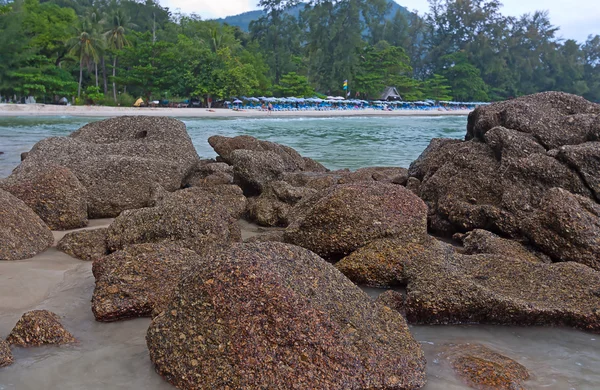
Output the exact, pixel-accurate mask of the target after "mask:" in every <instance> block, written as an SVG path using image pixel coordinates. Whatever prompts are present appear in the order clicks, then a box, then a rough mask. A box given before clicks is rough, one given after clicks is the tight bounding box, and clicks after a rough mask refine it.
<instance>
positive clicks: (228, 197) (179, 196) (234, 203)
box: [168, 184, 248, 219]
mask: <svg viewBox="0 0 600 390" xmlns="http://www.w3.org/2000/svg"><path fill="white" fill-rule="evenodd" d="M168 196H170V197H171V198H172V200H173V201H178V200H179V201H182V202H186V201H189V199H192V198H194V197H196V196H198V197H199V202H200V203H202V202H204V201H205V199H207V198H208V199H210V200H211V202H213V203H218V204H220V205H221V206H223V207H224V208H225V209H226V210H227V212H229V214H230V215H231V217H232V218H234V219H239V218H241V217H242V215H243V214H244V213H245V211H246V206H247V203H248V200H247V199H246V197H245V196H244V193H243V191H242V189H241V188H240V187H238V186H236V185H233V184H219V185H214V186H211V187H192V188H186V189H183V190H179V191H175V192H172V193H169V195H168Z"/></svg>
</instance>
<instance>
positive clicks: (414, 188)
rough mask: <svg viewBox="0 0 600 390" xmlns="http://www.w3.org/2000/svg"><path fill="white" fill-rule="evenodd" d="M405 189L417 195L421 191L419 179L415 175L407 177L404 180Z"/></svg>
mask: <svg viewBox="0 0 600 390" xmlns="http://www.w3.org/2000/svg"><path fill="white" fill-rule="evenodd" d="M406 189H408V190H409V191H410V192H412V193H413V194H415V195H417V196H419V194H420V193H421V180H419V179H417V178H416V177H409V178H408V180H407V181H406Z"/></svg>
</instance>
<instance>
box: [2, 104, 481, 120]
mask: <svg viewBox="0 0 600 390" xmlns="http://www.w3.org/2000/svg"><path fill="white" fill-rule="evenodd" d="M470 112H471V110H451V111H444V110H425V111H421V110H396V111H383V110H374V109H372V108H367V109H365V110H356V111H353V110H348V111H346V110H339V111H338V110H332V111H277V112H273V114H272V115H271V116H272V117H338V116H339V117H342V116H343V117H346V116H448V115H457V116H464V115H468V114H469V113H470ZM121 115H145V116H172V117H178V118H239V117H252V118H261V117H267V116H268V113H267V112H265V111H259V110H242V111H234V110H230V109H224V108H215V109H212V110H208V109H206V108H151V107H140V108H136V107H105V106H55V105H47V104H0V117H16V116H24V117H32V116H79V117H98V118H106V117H113V116H121Z"/></svg>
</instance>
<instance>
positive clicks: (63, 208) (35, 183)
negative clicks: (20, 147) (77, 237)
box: [0, 165, 88, 230]
mask: <svg viewBox="0 0 600 390" xmlns="http://www.w3.org/2000/svg"><path fill="white" fill-rule="evenodd" d="M0 187H1V188H2V189H4V190H5V191H8V192H10V193H11V194H13V195H14V196H16V197H17V198H19V199H21V200H22V201H23V202H25V204H26V205H27V206H29V207H30V208H31V209H32V210H33V211H34V212H35V213H36V214H37V215H39V216H40V218H42V220H43V221H44V222H45V223H46V225H48V227H49V228H50V229H52V230H69V229H77V228H81V227H84V226H86V225H87V223H88V212H87V191H86V189H85V187H83V185H82V184H81V183H80V182H79V180H78V179H77V177H76V176H75V175H74V174H73V172H71V171H70V170H69V169H67V168H64V167H61V166H52V165H29V166H27V167H23V169H20V170H19V171H18V173H13V174H12V175H10V176H9V177H8V178H7V179H6V180H5V181H3V182H2V184H0Z"/></svg>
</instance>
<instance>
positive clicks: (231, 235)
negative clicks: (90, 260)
mask: <svg viewBox="0 0 600 390" xmlns="http://www.w3.org/2000/svg"><path fill="white" fill-rule="evenodd" d="M154 201H155V202H156V206H154V207H148V208H143V209H139V210H126V211H124V212H123V213H121V215H119V216H118V217H117V218H116V219H115V220H114V221H113V223H111V224H110V226H109V227H108V234H107V244H108V247H109V249H110V250H111V251H115V250H120V249H123V248H124V247H125V246H127V245H131V244H142V243H160V242H165V243H166V242H173V241H176V242H178V243H179V244H180V245H182V246H183V247H186V248H188V249H192V250H195V251H199V252H202V251H204V250H205V249H206V248H207V247H209V246H213V245H219V244H229V243H231V242H235V241H241V231H240V228H239V226H238V225H237V224H236V223H235V220H234V219H233V218H232V217H231V215H230V213H229V211H228V210H227V209H226V208H225V207H224V206H223V204H221V203H220V202H218V201H216V200H215V197H214V196H211V194H208V193H206V192H205V191H203V190H201V189H198V188H189V189H186V190H181V191H177V192H175V193H172V194H169V193H167V195H165V196H164V197H162V198H159V199H158V200H156V198H155V200H154Z"/></svg>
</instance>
